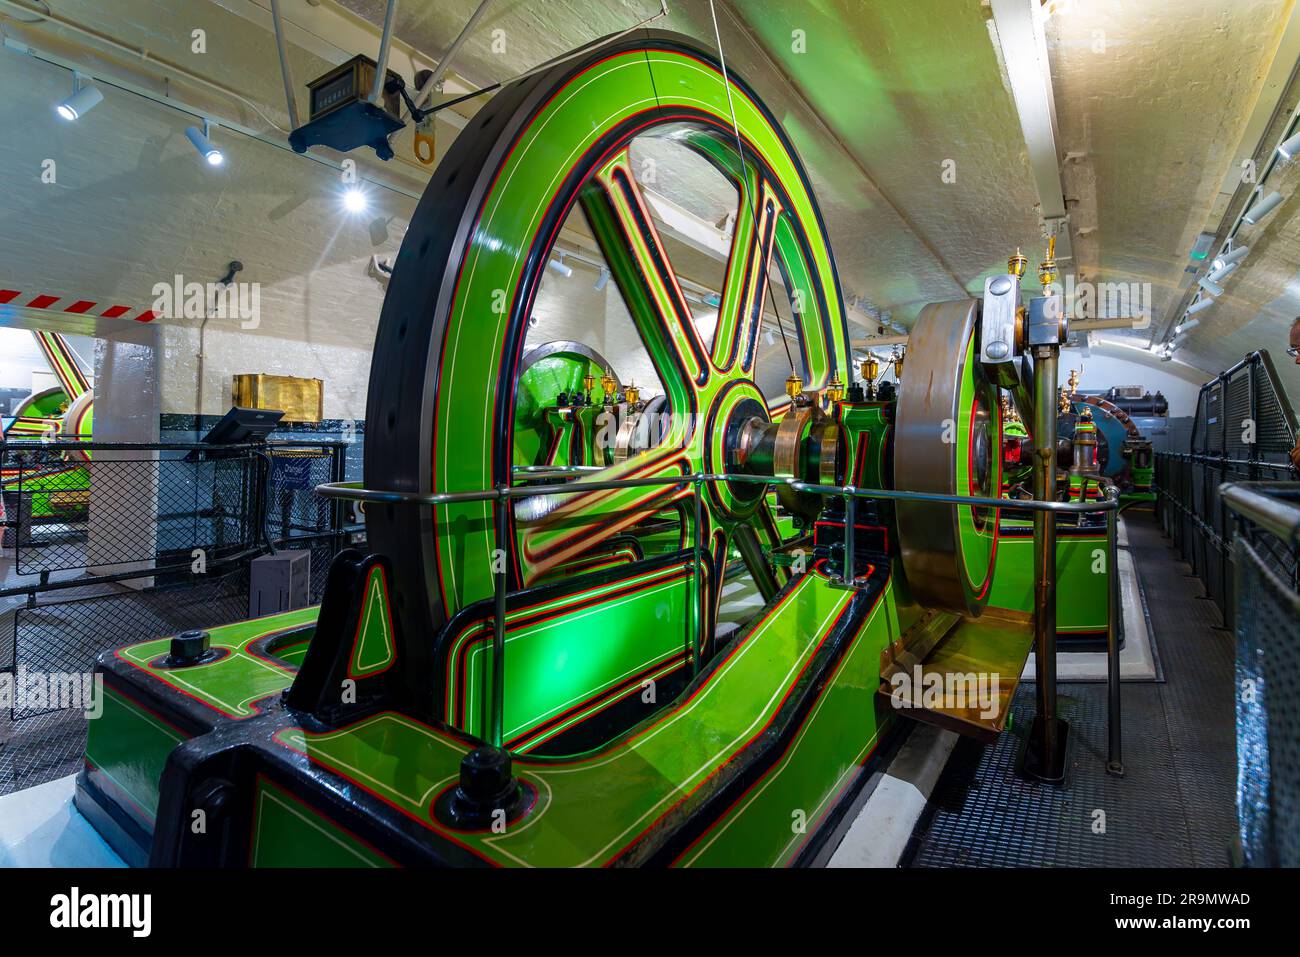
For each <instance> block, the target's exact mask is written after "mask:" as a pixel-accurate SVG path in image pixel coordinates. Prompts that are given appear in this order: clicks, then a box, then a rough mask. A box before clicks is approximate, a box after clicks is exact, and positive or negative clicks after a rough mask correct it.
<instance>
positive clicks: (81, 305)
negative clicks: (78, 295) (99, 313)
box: [63, 299, 95, 314]
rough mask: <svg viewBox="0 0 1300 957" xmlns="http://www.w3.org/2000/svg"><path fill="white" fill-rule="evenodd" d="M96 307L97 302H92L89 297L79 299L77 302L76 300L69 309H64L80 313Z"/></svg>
mask: <svg viewBox="0 0 1300 957" xmlns="http://www.w3.org/2000/svg"><path fill="white" fill-rule="evenodd" d="M94 307H95V304H94V303H93V302H91V301H90V300H89V299H79V300H77V301H76V302H74V303H73V304H72V305H70V306H69V307H68V308H67V309H64V310H63V311H64V312H75V313H78V314H80V313H83V312H89V311H90V310H91V309H93V308H94Z"/></svg>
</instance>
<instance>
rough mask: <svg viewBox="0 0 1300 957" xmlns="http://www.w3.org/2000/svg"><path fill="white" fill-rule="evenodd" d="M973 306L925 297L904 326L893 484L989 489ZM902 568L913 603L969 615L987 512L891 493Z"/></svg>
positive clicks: (982, 568)
mask: <svg viewBox="0 0 1300 957" xmlns="http://www.w3.org/2000/svg"><path fill="white" fill-rule="evenodd" d="M978 310H979V306H978V303H976V302H975V300H973V299H964V300H958V301H955V302H942V303H932V304H931V305H929V306H926V307H925V308H924V309H923V310H922V311H921V314H920V315H919V316H918V317H917V320H916V324H915V325H914V326H913V327H912V332H911V336H910V337H909V342H908V349H907V362H906V371H905V372H904V374H903V381H902V383H901V386H900V391H899V398H898V412H897V417H896V420H895V423H894V428H895V439H894V487H895V488H896V489H898V490H900V491H910V492H934V493H939V494H943V495H963V496H978V497H997V495H998V494H999V492H1000V490H1001V487H1002V475H1001V463H1002V450H1001V436H1002V427H1001V412H1000V409H999V403H998V401H997V391H996V389H995V388H994V387H993V385H992V383H991V382H990V381H989V380H988V379H987V377H986V376H985V374H984V371H983V367H982V366H981V365H980V362H979V340H978V337H977V335H976V333H977V329H978V320H979V311H978ZM896 514H897V516H898V538H899V546H900V549H901V551H902V559H903V571H904V573H905V575H906V576H907V583H908V587H909V588H910V590H911V593H912V595H913V597H914V598H915V599H916V601H917V602H918V603H920V604H921V605H923V606H926V607H931V608H940V609H944V610H946V611H955V612H958V613H960V614H966V615H975V616H977V615H979V614H980V613H981V612H982V611H983V609H984V605H985V604H986V602H987V601H988V593H989V587H990V585H991V584H992V580H993V561H994V558H995V556H996V554H997V510H996V509H992V508H974V507H971V506H965V505H944V504H937V503H933V502H905V501H900V502H899V503H898V508H897V512H896Z"/></svg>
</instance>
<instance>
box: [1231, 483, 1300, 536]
mask: <svg viewBox="0 0 1300 957" xmlns="http://www.w3.org/2000/svg"><path fill="white" fill-rule="evenodd" d="M1297 489H1300V483H1296V482H1227V483H1225V484H1223V485H1221V486H1219V494H1220V495H1221V496H1222V497H1223V500H1224V501H1225V502H1227V503H1228V507H1229V508H1231V509H1232V510H1233V511H1234V512H1236V513H1237V514H1238V515H1240V516H1242V517H1243V518H1246V519H1249V520H1250V521H1251V522H1254V523H1255V524H1256V525H1258V526H1259V527H1260V528H1263V529H1265V530H1266V531H1269V532H1271V533H1272V534H1274V535H1276V536H1277V537H1278V538H1280V539H1281V540H1282V541H1284V542H1287V543H1288V544H1291V545H1296V544H1300V504H1297V503H1293V502H1287V501H1284V500H1283V499H1281V498H1279V497H1278V496H1276V495H1270V494H1268V493H1269V492H1283V491H1285V492H1290V493H1292V494H1295V493H1296V491H1297Z"/></svg>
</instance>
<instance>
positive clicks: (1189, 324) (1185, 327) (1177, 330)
mask: <svg viewBox="0 0 1300 957" xmlns="http://www.w3.org/2000/svg"><path fill="white" fill-rule="evenodd" d="M1200 324H1201V320H1199V319H1184V320H1183V321H1182V322H1180V323H1179V324H1178V325H1176V326H1174V335H1176V336H1181V335H1182V334H1183V333H1184V332H1187V331H1189V330H1191V329H1195V328H1196V327H1197V326H1199V325H1200Z"/></svg>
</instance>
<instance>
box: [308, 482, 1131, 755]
mask: <svg viewBox="0 0 1300 957" xmlns="http://www.w3.org/2000/svg"><path fill="white" fill-rule="evenodd" d="M598 471H600V469H599V468H598V467H595V468H593V467H582V466H569V467H552V466H536V467H523V468H522V469H521V468H518V467H517V468H516V469H515V474H516V475H518V476H519V477H521V478H525V477H526V478H527V479H530V480H532V481H534V482H540V483H542V484H527V485H513V486H512V485H498V486H496V487H495V488H491V489H479V490H475V491H462V492H405V491H389V490H382V489H368V488H364V487H362V485H361V483H359V482H333V483H328V484H324V485H320V486H317V491H318V492H319V493H320V494H321V495H323V496H325V497H327V498H338V499H345V500H351V501H361V502H366V503H379V504H393V505H418V506H423V505H452V504H458V503H468V502H491V503H492V518H493V521H492V525H493V536H494V539H493V546H494V551H495V550H497V549H500V548H501V546H502V543H504V542H505V540H506V538H507V536H508V530H509V513H508V512H507V505H508V504H509V503H510V502H511V501H513V500H515V499H521V498H535V497H537V496H547V495H557V496H563V495H574V494H582V493H587V492H593V491H607V490H614V489H622V488H647V487H654V486H675V485H680V486H683V487H685V486H690V487H691V488H692V491H693V493H694V496H695V523H694V529H693V535H694V541H693V549H692V551H693V558H692V561H693V569H692V572H693V580H694V589H695V595H696V596H697V598H698V595H699V594H700V587H701V570H702V567H703V561H704V543H703V541H702V539H701V528H702V525H703V521H702V519H703V516H702V514H701V512H702V508H703V504H702V503H703V499H704V496H703V493H704V487H705V485H707V484H709V483H714V484H716V483H719V482H726V483H728V484H733V483H748V484H756V485H766V486H786V487H789V488H791V489H793V490H794V491H796V492H803V493H810V494H813V495H820V496H823V497H827V498H829V497H839V498H842V499H843V500H844V565H843V570H842V574H841V575H840V576H839V583H840V584H842V585H843V586H844V587H846V588H853V587H856V586H855V582H856V576H855V569H854V548H853V538H852V536H853V529H854V526H855V521H856V513H857V502H858V500H859V499H885V500H889V501H906V502H933V503H935V504H938V505H961V506H967V507H987V508H1007V507H1009V506H1010V505H1011V500H1009V499H1004V498H981V497H978V496H969V495H946V494H942V493H937V492H908V491H899V490H896V489H873V488H858V487H856V486H853V485H843V486H836V485H819V484H815V483H810V482H801V481H799V480H797V479H792V478H782V477H775V476H765V475H743V474H728V473H699V472H697V473H692V474H687V475H662V476H649V477H645V478H627V479H608V480H595V481H591V480H584V481H581V482H560V483H556V482H552V481H551V480H552V479H562V478H573V477H574V476H580V475H590V474H592V473H594V472H598ZM1014 507H1015V508H1017V509H1022V510H1026V511H1030V512H1049V513H1057V514H1060V513H1075V514H1087V513H1094V512H1105V513H1106V541H1107V567H1108V569H1109V570H1110V582H1111V586H1110V589H1109V592H1108V601H1107V615H1106V620H1107V626H1106V660H1107V672H1106V674H1107V689H1108V723H1107V724H1108V727H1107V732H1108V734H1107V738H1108V741H1107V743H1108V759H1107V763H1108V766H1110V767H1112V768H1120V767H1122V758H1121V751H1122V749H1121V736H1120V686H1119V685H1120V673H1119V613H1120V610H1119V609H1120V606H1119V581H1118V577H1117V570H1118V567H1119V565H1118V548H1119V546H1118V541H1119V535H1118V516H1119V492H1118V489H1116V488H1114V487H1110V488H1108V489H1107V492H1106V498H1105V499H1104V500H1103V501H1100V502H1095V501H1094V502H1055V501H1053V502H1044V501H1037V500H1016V501H1015V503H1014ZM1047 573H1048V576H1049V577H1050V578H1051V579H1052V580H1055V578H1056V556H1055V554H1051V555H1049V556H1048V568H1047ZM507 594H508V592H507V583H506V571H505V568H504V565H502V566H501V567H499V568H496V569H494V571H493V626H492V696H491V703H490V708H491V711H490V720H489V725H488V727H489V739H488V744H490V745H492V746H493V747H496V748H501V747H502V746H503V741H504V712H505V698H504V695H505V620H506V598H507ZM692 606H693V611H692V621H691V632H690V645H689V648H688V649H687V650H688V652H689V653H690V657H691V661H692V664H693V668H694V670H695V672H696V673H697V674H698V672H699V667H700V645H701V641H702V637H703V636H702V634H701V632H702V630H703V623H702V620H701V617H700V602H699V601H698V600H696V601H694V602H692Z"/></svg>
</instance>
